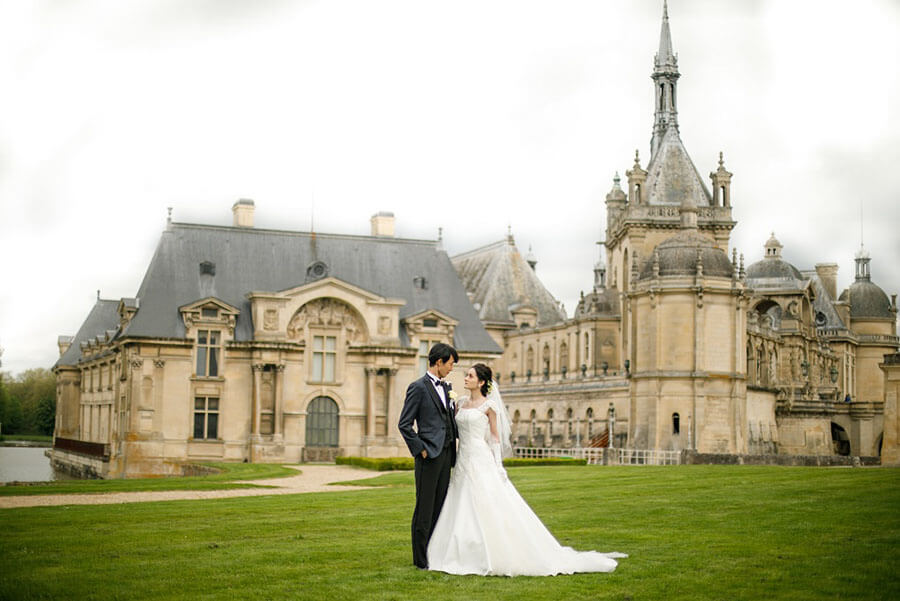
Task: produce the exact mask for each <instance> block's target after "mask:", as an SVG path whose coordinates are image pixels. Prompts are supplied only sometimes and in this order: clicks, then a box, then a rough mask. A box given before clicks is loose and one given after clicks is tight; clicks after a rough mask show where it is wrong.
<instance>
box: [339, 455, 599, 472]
mask: <svg viewBox="0 0 900 601" xmlns="http://www.w3.org/2000/svg"><path fill="white" fill-rule="evenodd" d="M335 463H337V464H338V465H355V466H357V467H361V468H364V469H367V470H375V471H379V472H388V471H393V470H411V469H413V468H414V467H415V461H414V460H413V458H412V457H337V458H336V459H335ZM503 465H504V466H506V467H528V466H534V465H587V460H586V459H573V458H572V457H542V458H537V459H519V458H516V457H510V458H508V459H504V460H503Z"/></svg>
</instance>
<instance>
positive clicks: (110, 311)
mask: <svg viewBox="0 0 900 601" xmlns="http://www.w3.org/2000/svg"><path fill="white" fill-rule="evenodd" d="M118 327H119V301H117V300H105V299H101V298H98V299H97V302H96V303H94V306H93V308H92V309H91V312H90V313H88V316H87V319H85V320H84V323H83V324H81V328H80V329H79V330H78V333H77V334H75V338H74V339H73V340H72V344H71V345H69V348H68V349H66V352H65V353H63V354H62V356H61V357H60V358H59V359H58V360H57V361H56V364H55V365H54V366H53V367H58V366H60V365H76V364H77V363H78V361H79V359H81V343H82V342H85V341H87V340H91V339H92V338H94V337H96V336H100V335H101V334H106V332H107V331H108V330H116V329H118Z"/></svg>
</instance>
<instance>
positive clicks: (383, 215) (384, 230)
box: [371, 211, 394, 238]
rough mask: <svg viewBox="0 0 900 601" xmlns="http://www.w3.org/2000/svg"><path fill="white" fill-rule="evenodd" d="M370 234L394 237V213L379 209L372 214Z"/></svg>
mask: <svg viewBox="0 0 900 601" xmlns="http://www.w3.org/2000/svg"><path fill="white" fill-rule="evenodd" d="M371 223H372V235H373V236H381V237H386V238H393V237H394V214H393V213H391V212H388V211H379V212H377V213H375V214H374V215H372V219H371Z"/></svg>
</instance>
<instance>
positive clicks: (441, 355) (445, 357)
mask: <svg viewBox="0 0 900 601" xmlns="http://www.w3.org/2000/svg"><path fill="white" fill-rule="evenodd" d="M450 357H453V362H454V363H456V362H458V361H459V354H458V353H457V352H456V349H455V348H453V347H452V346H450V345H449V344H444V343H443V342H438V343H437V344H435V345H434V346H433V347H431V350H430V351H428V365H434V364H435V363H437V362H438V360H441V361H443V362H444V363H446V362H447V361H449V360H450Z"/></svg>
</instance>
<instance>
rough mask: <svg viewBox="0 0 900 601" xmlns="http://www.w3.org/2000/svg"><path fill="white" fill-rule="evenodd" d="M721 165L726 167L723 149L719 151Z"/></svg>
mask: <svg viewBox="0 0 900 601" xmlns="http://www.w3.org/2000/svg"><path fill="white" fill-rule="evenodd" d="M719 167H723V168H724V167H725V159H724V157H723V155H722V151H721V150H720V151H719Z"/></svg>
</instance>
